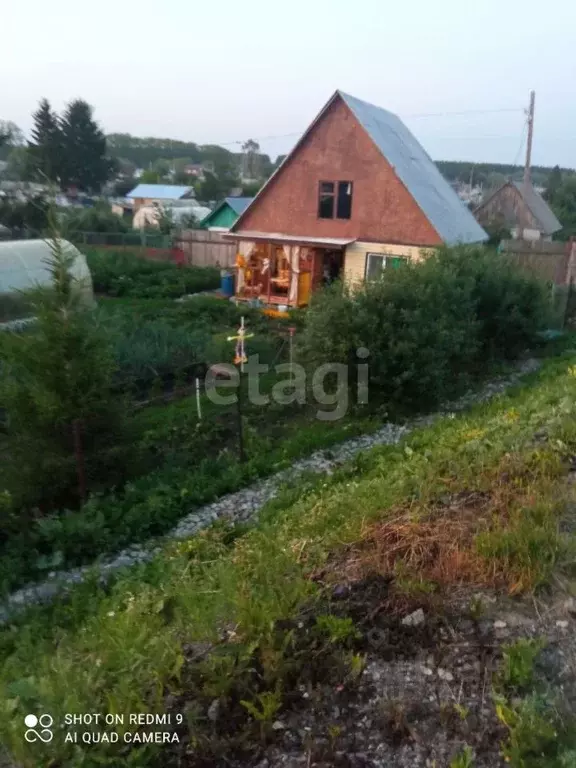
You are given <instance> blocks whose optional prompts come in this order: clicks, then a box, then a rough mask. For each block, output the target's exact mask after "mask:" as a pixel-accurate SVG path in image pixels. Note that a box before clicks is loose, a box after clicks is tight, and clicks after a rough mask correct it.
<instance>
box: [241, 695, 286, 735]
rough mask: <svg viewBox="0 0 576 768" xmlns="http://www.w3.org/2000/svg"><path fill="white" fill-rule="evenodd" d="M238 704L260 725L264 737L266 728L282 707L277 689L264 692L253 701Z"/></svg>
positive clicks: (243, 701) (280, 696)
mask: <svg viewBox="0 0 576 768" xmlns="http://www.w3.org/2000/svg"><path fill="white" fill-rule="evenodd" d="M240 704H242V706H243V707H244V709H246V711H247V712H249V713H250V714H251V715H252V717H253V718H254V719H255V720H257V721H258V722H259V723H260V728H261V733H262V735H264V733H265V731H266V728H267V726H269V725H270V724H271V723H272V721H273V720H274V718H275V717H276V714H277V713H278V710H279V709H280V707H281V705H282V695H281V693H280V690H279V689H276V690H275V691H264V692H262V693H258V694H256V698H255V700H254V701H246V700H244V699H243V700H242V701H241V702H240Z"/></svg>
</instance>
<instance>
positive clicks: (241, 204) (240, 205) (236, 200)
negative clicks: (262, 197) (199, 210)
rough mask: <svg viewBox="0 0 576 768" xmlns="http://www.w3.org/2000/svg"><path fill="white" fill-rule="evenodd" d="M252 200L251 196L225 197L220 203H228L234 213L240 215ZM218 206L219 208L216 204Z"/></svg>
mask: <svg viewBox="0 0 576 768" xmlns="http://www.w3.org/2000/svg"><path fill="white" fill-rule="evenodd" d="M252 200H254V198H253V197H225V198H224V200H223V202H222V203H221V205H223V204H224V203H228V205H229V206H230V208H232V210H233V211H234V213H236V214H238V216H240V214H241V213H244V211H245V210H246V208H248V206H249V205H250V203H251V202H252ZM218 208H220V206H218Z"/></svg>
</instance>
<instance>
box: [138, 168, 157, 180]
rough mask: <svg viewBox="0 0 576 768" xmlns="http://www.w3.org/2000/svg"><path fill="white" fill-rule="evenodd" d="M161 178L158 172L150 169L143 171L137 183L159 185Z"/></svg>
mask: <svg viewBox="0 0 576 768" xmlns="http://www.w3.org/2000/svg"><path fill="white" fill-rule="evenodd" d="M161 179H162V177H161V176H160V173H159V172H158V171H154V170H153V169H152V168H149V169H148V170H146V171H144V172H143V173H142V175H141V176H140V178H139V179H138V181H140V182H141V183H142V184H159V183H160V181H161Z"/></svg>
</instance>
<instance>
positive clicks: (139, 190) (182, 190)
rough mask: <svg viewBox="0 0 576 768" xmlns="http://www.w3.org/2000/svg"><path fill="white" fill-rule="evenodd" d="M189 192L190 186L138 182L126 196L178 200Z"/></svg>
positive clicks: (190, 190)
mask: <svg viewBox="0 0 576 768" xmlns="http://www.w3.org/2000/svg"><path fill="white" fill-rule="evenodd" d="M189 192H192V193H193V188H192V187H181V186H178V185H176V184H138V186H137V187H134V189H133V190H132V192H129V193H128V194H127V195H126V197H145V198H149V199H150V200H179V199H180V198H181V197H184V195H187V194H188V193H189Z"/></svg>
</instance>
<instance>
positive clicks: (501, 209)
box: [475, 180, 562, 241]
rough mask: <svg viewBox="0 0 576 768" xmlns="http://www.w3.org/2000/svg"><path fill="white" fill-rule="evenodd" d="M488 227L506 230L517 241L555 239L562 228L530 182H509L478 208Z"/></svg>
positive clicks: (482, 222) (476, 213)
mask: <svg viewBox="0 0 576 768" xmlns="http://www.w3.org/2000/svg"><path fill="white" fill-rule="evenodd" d="M475 215H476V218H477V220H478V221H479V222H480V223H481V224H483V225H484V226H486V227H490V226H497V227H506V228H507V229H509V230H510V232H511V234H512V237H513V238H514V239H517V240H547V241H549V240H551V239H552V235H553V234H554V233H555V232H558V231H559V230H560V229H562V225H561V224H560V222H559V221H558V219H557V218H556V216H555V215H554V212H553V211H552V209H551V208H550V206H549V205H548V203H547V202H546V201H545V200H544V198H543V197H542V195H540V193H539V192H537V191H536V190H535V189H534V187H533V186H532V183H531V182H530V181H529V180H528V181H507V182H506V183H505V184H503V185H502V186H501V187H499V188H498V189H497V190H496V191H495V192H493V193H492V194H491V195H489V196H488V198H487V199H486V200H485V201H484V202H483V203H482V204H481V205H479V206H478V208H476V210H475Z"/></svg>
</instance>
